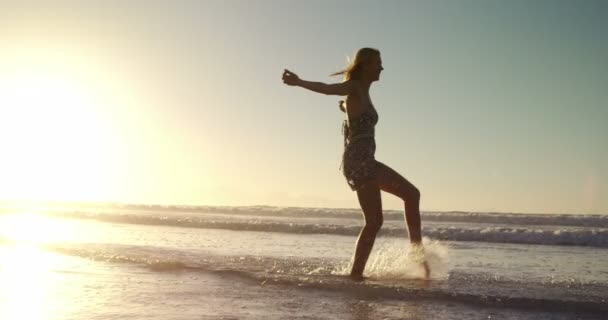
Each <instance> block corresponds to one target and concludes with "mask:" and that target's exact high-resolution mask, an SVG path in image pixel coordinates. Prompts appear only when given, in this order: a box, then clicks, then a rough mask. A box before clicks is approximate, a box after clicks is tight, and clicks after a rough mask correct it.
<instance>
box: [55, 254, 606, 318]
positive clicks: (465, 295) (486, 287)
mask: <svg viewBox="0 0 608 320" xmlns="http://www.w3.org/2000/svg"><path fill="white" fill-rule="evenodd" d="M47 249H48V250H51V251H54V252H57V253H62V254H66V255H72V256H78V257H82V258H87V259H92V260H95V261H104V262H110V263H126V264H132V265H138V266H141V267H145V268H147V269H148V270H150V271H151V272H205V273H211V274H217V275H220V276H227V277H234V278H238V279H239V280H244V281H249V282H252V283H257V284H259V285H280V286H288V287H294V288H298V289H301V290H327V291H334V292H340V293H343V294H345V295H356V296H357V297H358V298H364V297H368V298H373V299H378V298H382V299H394V300H403V299H408V300H417V299H427V300H428V299H431V300H439V301H445V302H456V303H463V304H469V305H482V306H497V307H508V308H519V309H525V308H530V309H535V308H539V309H542V310H555V311H569V312H574V311H576V312H590V313H598V314H604V313H605V312H608V304H606V301H605V297H604V296H602V295H601V292H606V290H608V287H607V286H606V284H591V285H581V288H578V289H577V292H576V294H574V293H573V291H572V290H573V288H572V287H571V286H569V285H565V284H545V283H530V282H525V283H524V282H521V281H509V280H500V281H497V280H494V279H493V278H492V277H487V276H484V275H477V274H458V273H457V274H452V275H451V276H450V277H448V278H447V279H445V280H441V281H424V280H415V279H409V280H408V279H400V280H399V279H394V278H390V279H382V278H371V279H369V280H368V281H364V282H353V281H351V280H349V279H348V277H346V276H342V275H336V271H337V270H338V269H339V268H341V267H343V266H341V265H340V263H336V262H335V261H334V262H332V261H325V260H321V259H307V260H305V261H302V260H298V259H296V258H274V257H260V256H234V257H226V256H217V255H212V254H205V255H201V254H197V255H193V254H192V253H186V252H180V251H176V250H171V249H166V248H154V247H142V246H121V245H109V244H86V245H85V244H79V245H77V246H65V245H63V246H57V245H56V246H47ZM594 286H595V287H599V288H595V287H594ZM509 288H513V289H512V290H509ZM587 288H592V289H593V290H588V289H587ZM575 289H576V288H575Z"/></svg>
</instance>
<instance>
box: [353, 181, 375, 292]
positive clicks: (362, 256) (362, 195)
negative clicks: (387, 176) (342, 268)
mask: <svg viewBox="0 0 608 320" xmlns="http://www.w3.org/2000/svg"><path fill="white" fill-rule="evenodd" d="M357 197H358V198H359V204H360V205H361V210H362V211H363V215H364V217H365V226H363V229H361V233H360V234H359V239H358V240H357V248H356V249H355V258H354V261H353V268H352V270H351V272H350V276H351V278H353V279H356V280H361V279H362V278H363V270H364V269H365V264H366V263H367V259H368V258H369V254H370V252H371V251H372V247H373V246H374V241H375V240H376V235H377V234H378V231H380V227H382V222H383V218H382V199H381V198H380V189H379V188H378V185H377V184H376V182H375V181H369V182H368V183H365V184H364V185H362V186H361V187H360V188H359V189H358V190H357Z"/></svg>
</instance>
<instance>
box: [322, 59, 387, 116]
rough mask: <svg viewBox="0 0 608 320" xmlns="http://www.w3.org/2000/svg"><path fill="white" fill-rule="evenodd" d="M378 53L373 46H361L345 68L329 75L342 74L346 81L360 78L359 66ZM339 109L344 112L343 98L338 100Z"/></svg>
mask: <svg viewBox="0 0 608 320" xmlns="http://www.w3.org/2000/svg"><path fill="white" fill-rule="evenodd" d="M379 54H380V50H378V49H374V48H361V49H359V51H357V54H355V59H353V60H351V61H349V63H348V65H347V66H346V68H344V69H342V70H340V71H338V72H335V73H332V74H331V75H330V76H332V77H333V76H339V75H343V76H344V81H348V80H350V79H355V80H357V79H360V78H361V66H363V65H364V64H366V63H368V62H369V61H370V60H371V59H372V58H374V57H375V56H377V55H379ZM339 108H340V111H342V112H346V108H345V107H344V100H340V105H339Z"/></svg>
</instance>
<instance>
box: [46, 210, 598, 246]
mask: <svg viewBox="0 0 608 320" xmlns="http://www.w3.org/2000/svg"><path fill="white" fill-rule="evenodd" d="M56 215H58V216H61V217H67V218H79V219H95V220H99V221H105V222H118V223H131V224H142V225H164V226H174V227H187V228H207V229H226V230H235V231H262V232H282V233H294V234H332V235H345V236H357V235H358V234H359V232H360V231H361V226H360V225H337V224H320V223H318V224H311V223H308V221H306V222H300V221H296V222H277V221H268V220H263V219H250V220H234V219H232V220H219V219H207V218H205V217H202V216H195V217H193V216H174V215H162V216H157V215H139V214H95V213H84V212H61V213H57V214H56ZM405 234H406V232H405V230H404V229H403V228H395V227H387V226H385V227H383V228H382V229H381V231H380V235H381V236H389V237H403V236H404V235H405ZM423 234H424V235H425V236H426V237H429V238H433V239H437V240H447V241H479V242H498V243H504V242H506V243H520V244H541V245H572V246H588V247H600V248H608V229H605V228H557V229H546V228H540V227H536V228H535V227H515V226H497V227H474V226H472V227H463V226H459V227H433V226H427V227H424V228H423Z"/></svg>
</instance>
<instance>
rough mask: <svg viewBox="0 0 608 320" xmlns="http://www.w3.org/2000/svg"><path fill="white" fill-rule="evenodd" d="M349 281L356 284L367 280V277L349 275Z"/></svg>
mask: <svg viewBox="0 0 608 320" xmlns="http://www.w3.org/2000/svg"><path fill="white" fill-rule="evenodd" d="M350 279H351V280H353V281H357V282H361V281H363V280H365V279H367V277H364V276H363V275H362V274H352V273H351V274H350Z"/></svg>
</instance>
